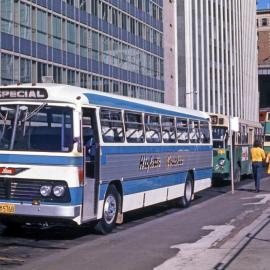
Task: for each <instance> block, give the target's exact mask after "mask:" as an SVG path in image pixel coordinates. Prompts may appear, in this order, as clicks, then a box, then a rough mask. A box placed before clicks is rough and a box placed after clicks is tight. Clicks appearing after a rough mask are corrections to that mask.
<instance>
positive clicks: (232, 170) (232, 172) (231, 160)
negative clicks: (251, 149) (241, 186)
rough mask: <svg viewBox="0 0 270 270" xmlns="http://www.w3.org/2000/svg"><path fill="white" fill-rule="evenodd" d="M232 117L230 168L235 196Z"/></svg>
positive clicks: (230, 118)
mask: <svg viewBox="0 0 270 270" xmlns="http://www.w3.org/2000/svg"><path fill="white" fill-rule="evenodd" d="M231 120H232V117H231V116H230V117H229V136H230V141H231V142H230V165H231V166H230V168H231V189H232V194H234V166H233V139H234V138H233V130H232V123H231Z"/></svg>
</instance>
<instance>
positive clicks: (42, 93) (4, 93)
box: [0, 88, 48, 99]
mask: <svg viewBox="0 0 270 270" xmlns="http://www.w3.org/2000/svg"><path fill="white" fill-rule="evenodd" d="M46 98H48V93H47V91H46V90H45V89H43V88H32V89H27V88H0V99H46Z"/></svg>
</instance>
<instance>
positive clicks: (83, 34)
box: [80, 27, 87, 58]
mask: <svg viewBox="0 0 270 270" xmlns="http://www.w3.org/2000/svg"><path fill="white" fill-rule="evenodd" d="M80 54H81V56H83V57H86V58H87V29H86V28H84V27H81V28H80Z"/></svg>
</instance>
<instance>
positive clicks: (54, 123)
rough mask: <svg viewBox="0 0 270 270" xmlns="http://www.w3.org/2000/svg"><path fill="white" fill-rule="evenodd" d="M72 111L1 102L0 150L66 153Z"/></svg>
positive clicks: (70, 131) (67, 150) (70, 140)
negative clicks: (3, 103) (2, 103)
mask: <svg viewBox="0 0 270 270" xmlns="http://www.w3.org/2000/svg"><path fill="white" fill-rule="evenodd" d="M72 112H73V110H72V109H71V108H68V107H60V106H49V105H48V104H46V103H43V104H41V105H28V104H27V105H25V104H18V105H17V104H16V105H0V150H10V151H45V152H69V151H71V150H72V147H73V125H72Z"/></svg>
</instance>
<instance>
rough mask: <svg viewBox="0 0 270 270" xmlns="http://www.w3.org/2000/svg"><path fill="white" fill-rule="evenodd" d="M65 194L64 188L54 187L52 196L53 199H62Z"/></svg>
mask: <svg viewBox="0 0 270 270" xmlns="http://www.w3.org/2000/svg"><path fill="white" fill-rule="evenodd" d="M64 193H65V187H64V186H60V185H59V186H55V187H54V188H53V194H54V196H55V197H62V196H63V195H64Z"/></svg>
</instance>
